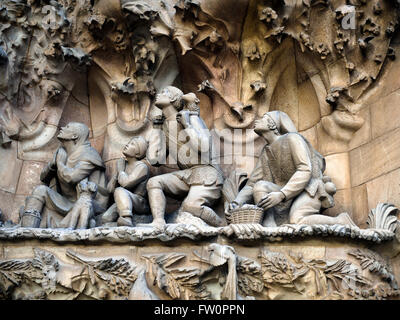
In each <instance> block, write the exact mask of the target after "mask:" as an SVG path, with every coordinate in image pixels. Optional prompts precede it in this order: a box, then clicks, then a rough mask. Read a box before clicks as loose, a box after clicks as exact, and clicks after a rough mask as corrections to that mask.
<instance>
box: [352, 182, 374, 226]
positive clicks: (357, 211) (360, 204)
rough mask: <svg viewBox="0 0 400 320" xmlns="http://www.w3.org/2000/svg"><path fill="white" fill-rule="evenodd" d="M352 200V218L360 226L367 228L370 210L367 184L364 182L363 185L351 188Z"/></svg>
mask: <svg viewBox="0 0 400 320" xmlns="http://www.w3.org/2000/svg"><path fill="white" fill-rule="evenodd" d="M351 200H352V204H353V205H352V218H353V220H354V222H355V223H356V224H357V225H358V226H359V227H360V228H365V227H366V226H367V224H366V223H367V217H368V212H369V210H370V208H369V206H368V193H367V185H366V184H362V185H361V186H358V187H353V188H352V189H351Z"/></svg>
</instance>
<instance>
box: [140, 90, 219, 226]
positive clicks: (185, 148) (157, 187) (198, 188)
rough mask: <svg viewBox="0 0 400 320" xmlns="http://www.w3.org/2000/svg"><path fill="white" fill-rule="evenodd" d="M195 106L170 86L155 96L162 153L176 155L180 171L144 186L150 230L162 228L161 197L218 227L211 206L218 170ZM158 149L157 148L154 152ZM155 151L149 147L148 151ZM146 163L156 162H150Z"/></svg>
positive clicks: (163, 201) (215, 195) (216, 194)
mask: <svg viewBox="0 0 400 320" xmlns="http://www.w3.org/2000/svg"><path fill="white" fill-rule="evenodd" d="M198 102H199V100H198V99H197V97H196V96H195V95H194V94H193V93H192V94H187V95H183V93H182V91H181V90H179V89H178V88H175V87H171V86H170V87H166V88H164V89H163V90H162V91H161V93H159V94H158V95H157V98H156V102H155V105H156V106H157V107H158V108H160V109H161V110H162V112H163V115H164V117H165V121H164V123H163V126H162V131H163V133H164V134H165V140H166V149H167V152H169V153H170V155H171V153H172V151H174V150H175V151H176V155H175V156H176V161H177V165H178V167H179V169H181V170H179V171H176V172H172V173H167V174H163V175H159V176H155V177H152V178H150V180H149V182H148V183H147V192H148V195H149V203H150V208H151V212H152V214H153V223H152V226H155V227H163V226H164V225H165V220H164V214H165V207H166V198H165V195H169V196H172V197H175V198H180V199H182V198H183V199H184V200H183V202H182V205H181V207H180V211H182V212H188V213H190V214H192V215H193V216H195V217H199V218H201V219H202V220H203V221H205V222H206V223H208V224H210V225H212V226H220V225H221V224H222V219H221V218H220V217H219V216H218V215H217V214H216V213H215V212H214V210H213V209H211V206H212V205H213V204H214V203H215V202H216V201H217V200H218V199H219V198H220V197H221V189H222V185H223V182H224V181H223V175H222V171H221V169H220V168H219V166H218V165H217V164H213V163H212V161H211V160H212V154H213V148H214V147H213V143H212V137H211V134H210V132H209V130H208V128H207V126H206V124H205V123H204V121H203V120H202V119H201V118H200V116H199V113H198V111H196V108H195V107H194V104H196V103H198ZM185 104H189V106H190V108H189V109H184V105H185ZM182 131H184V133H185V134H186V137H189V141H188V142H187V140H186V139H184V138H183V139H181V138H180V137H181V136H182V135H181V133H183V132H182ZM186 137H185V138H186ZM159 141H162V139H161V140H159ZM160 144H161V143H160ZM162 148H163V146H161V145H160V146H159V148H158V149H162ZM156 149H157V148H153V146H152V148H151V150H156ZM156 153H158V152H154V154H156ZM149 161H150V163H155V162H157V161H152V160H151V159H150V158H149Z"/></svg>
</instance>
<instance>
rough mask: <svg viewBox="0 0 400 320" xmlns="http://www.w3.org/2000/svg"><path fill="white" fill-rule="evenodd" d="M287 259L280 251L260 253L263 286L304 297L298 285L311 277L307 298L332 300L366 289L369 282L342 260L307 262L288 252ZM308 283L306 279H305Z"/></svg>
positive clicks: (298, 255)
mask: <svg viewBox="0 0 400 320" xmlns="http://www.w3.org/2000/svg"><path fill="white" fill-rule="evenodd" d="M289 255H290V258H289V257H287V256H285V255H284V254H282V253H279V252H271V251H269V250H266V249H264V250H263V251H262V252H261V255H260V258H261V266H262V276H263V279H264V283H265V286H266V287H267V288H271V287H272V286H274V285H279V286H281V287H283V288H289V289H290V290H292V291H294V292H297V293H300V294H304V293H305V292H303V289H302V286H301V284H302V283H301V282H302V281H303V280H305V278H306V276H307V278H308V279H309V276H311V279H312V283H313V284H314V286H313V285H312V283H309V284H308V287H309V288H312V287H314V289H313V290H312V291H311V292H310V293H308V295H311V296H309V298H312V297H318V298H335V297H340V298H343V296H344V295H345V294H346V293H347V292H348V290H355V289H357V288H358V287H364V286H369V285H370V281H369V280H368V279H366V278H364V277H363V276H361V275H360V274H359V272H358V269H357V267H356V266H354V265H353V264H351V263H350V262H348V261H345V260H336V261H325V260H319V259H312V260H307V259H304V258H303V256H302V255H301V254H293V253H289ZM306 281H307V280H306Z"/></svg>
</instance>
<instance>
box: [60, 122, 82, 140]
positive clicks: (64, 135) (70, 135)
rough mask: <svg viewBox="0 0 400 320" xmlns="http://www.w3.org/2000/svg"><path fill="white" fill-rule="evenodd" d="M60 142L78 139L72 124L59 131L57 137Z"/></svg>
mask: <svg viewBox="0 0 400 320" xmlns="http://www.w3.org/2000/svg"><path fill="white" fill-rule="evenodd" d="M57 138H58V139H60V140H66V141H69V140H76V139H77V138H78V134H77V131H76V129H75V127H74V125H73V124H71V123H69V124H67V125H66V126H65V127H62V128H61V129H60V133H59V134H58V136H57Z"/></svg>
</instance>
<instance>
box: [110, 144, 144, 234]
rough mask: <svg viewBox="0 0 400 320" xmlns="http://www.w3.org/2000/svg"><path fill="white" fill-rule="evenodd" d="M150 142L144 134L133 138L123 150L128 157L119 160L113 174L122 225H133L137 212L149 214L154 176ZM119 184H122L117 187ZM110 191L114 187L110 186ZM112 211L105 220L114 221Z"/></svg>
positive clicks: (112, 182) (118, 219) (118, 223)
mask: <svg viewBox="0 0 400 320" xmlns="http://www.w3.org/2000/svg"><path fill="white" fill-rule="evenodd" d="M147 145H148V143H147V142H146V140H145V139H144V138H143V137H141V136H135V137H133V138H132V139H131V140H130V141H129V143H128V144H127V145H126V146H125V148H124V150H123V151H122V153H123V154H124V156H125V157H126V160H125V159H120V160H122V161H119V162H117V167H118V169H117V174H116V175H115V176H113V177H112V179H111V180H110V182H109V186H110V185H113V186H112V187H111V189H115V191H114V200H115V206H116V209H117V212H118V218H117V225H118V226H128V227H132V226H133V220H132V219H133V214H134V213H139V214H148V213H150V208H149V205H148V201H147V190H146V184H147V181H148V179H149V176H150V164H149V163H148V161H147V160H146V159H145V156H146V151H147ZM116 185H119V186H118V187H117V188H115V187H116ZM109 191H112V190H110V187H109ZM112 213H113V212H112V210H110V209H109V210H107V213H105V214H104V215H103V217H102V222H103V223H107V222H111V221H113V220H114V218H113V215H112Z"/></svg>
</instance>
